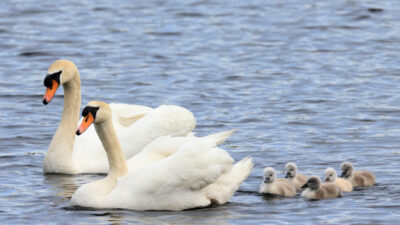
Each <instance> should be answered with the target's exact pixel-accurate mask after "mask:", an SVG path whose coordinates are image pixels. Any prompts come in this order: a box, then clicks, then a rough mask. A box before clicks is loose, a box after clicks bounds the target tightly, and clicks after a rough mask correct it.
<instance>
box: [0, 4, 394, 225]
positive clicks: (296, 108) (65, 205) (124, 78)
mask: <svg viewBox="0 0 400 225" xmlns="http://www.w3.org/2000/svg"><path fill="white" fill-rule="evenodd" d="M399 43H400V2H399V1H396V0H388V1H379V2H376V3H374V2H373V1H357V0H338V1H316V0H303V1H294V0H290V1H278V0H274V1H262V0H260V1H252V0H249V1H208V0H204V1H202V0H191V1H168V2H167V1H94V0H85V1H80V0H79V1H78V0H75V1H66V0H61V1H46V2H44V1H39V0H25V1H22V0H19V1H18V0H13V1H2V2H1V3H0V56H1V60H0V143H1V146H0V221H1V224H38V223H41V224H67V223H70V224H77V223H82V224H88V223H96V224H110V223H111V224H127V223H140V224H151V223H156V224H177V223H179V224H195V223H198V224H206V223H210V224H261V223H263V224H265V223H273V224H320V223H325V224H326V223H327V224H398V221H399V220H400V211H399V210H400V163H399V162H400V104H399V103H400V89H399V86H400V61H399V52H400V45H399ZM57 59H69V60H72V61H74V62H75V63H76V64H77V66H78V68H79V70H80V74H81V78H82V104H83V105H85V104H86V103H88V102H89V101H91V100H95V99H96V100H102V101H106V102H123V103H131V104H140V105H147V106H151V107H157V106H159V105H160V104H177V105H181V106H183V107H186V108H188V109H189V110H191V111H192V112H194V114H195V116H196V118H197V121H198V124H197V127H196V129H195V131H196V132H197V133H198V134H199V135H206V134H209V133H212V132H219V131H224V130H227V129H232V128H237V129H238V130H239V131H238V132H237V133H236V134H235V135H234V136H233V137H232V138H230V139H229V140H228V141H227V142H226V143H225V144H224V145H223V147H224V148H225V149H227V150H228V151H229V152H230V154H231V155H232V156H233V157H234V158H235V159H237V160H239V159H241V158H243V157H245V156H247V155H250V156H252V157H253V159H254V161H255V163H256V165H255V167H254V169H253V171H252V173H251V175H250V177H249V178H248V179H247V180H246V181H245V182H244V184H243V185H242V186H241V188H240V190H239V191H238V192H237V193H236V194H235V196H234V197H233V198H232V199H231V200H230V201H229V203H228V204H226V205H223V206H219V207H213V208H206V209H199V210H192V211H183V212H135V211H128V210H97V211H96V210H88V209H77V208H72V207H71V206H70V203H69V201H70V197H71V195H72V194H73V192H74V191H75V190H76V188H77V187H79V186H80V185H82V184H85V183H88V182H90V181H93V180H96V179H99V178H100V177H102V176H101V175H76V176H66V175H64V176H63V175H46V176H44V175H43V174H42V165H41V164H42V161H43V158H44V154H45V151H46V150H47V147H48V145H49V143H50V141H51V138H52V135H53V134H54V132H55V130H56V128H57V125H58V122H59V120H60V117H61V112H62V104H63V98H62V93H63V92H62V89H60V90H59V91H58V92H57V96H56V98H55V99H54V100H53V101H52V102H51V104H49V105H48V106H43V104H42V102H41V98H42V95H43V93H44V91H45V88H44V86H43V79H44V76H45V74H46V71H47V67H48V66H49V65H50V64H51V63H52V62H53V61H55V60H57ZM345 160H349V161H351V162H353V163H354V165H355V166H356V168H358V169H365V170H370V171H372V172H373V173H375V175H376V176H377V184H376V185H375V186H373V187H370V188H361V189H358V190H356V191H354V192H352V193H346V194H345V195H344V197H343V198H340V199H330V200H324V201H306V200H304V199H302V198H301V197H300V196H296V197H295V198H270V197H265V196H260V195H258V194H257V190H258V186H259V183H260V182H261V180H262V170H263V168H264V167H266V166H273V167H275V168H276V169H277V171H278V173H279V174H278V175H279V176H283V169H284V165H285V163H286V162H288V161H295V162H296V163H297V164H298V166H299V169H300V171H301V172H302V173H305V174H309V175H311V174H315V175H319V176H321V177H322V176H323V171H324V170H325V169H326V168H327V167H334V168H336V170H339V165H340V163H341V162H343V161H345Z"/></svg>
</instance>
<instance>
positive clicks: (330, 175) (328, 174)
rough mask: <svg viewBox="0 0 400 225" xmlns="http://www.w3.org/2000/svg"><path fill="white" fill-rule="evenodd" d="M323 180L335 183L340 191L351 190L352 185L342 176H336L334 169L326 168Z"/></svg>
mask: <svg viewBox="0 0 400 225" xmlns="http://www.w3.org/2000/svg"><path fill="white" fill-rule="evenodd" d="M325 182H328V183H333V184H336V185H337V186H338V187H339V188H340V189H342V191H345V192H351V191H353V185H351V183H350V182H349V181H348V180H346V179H343V178H340V177H337V174H336V170H335V169H333V168H328V169H326V170H325Z"/></svg>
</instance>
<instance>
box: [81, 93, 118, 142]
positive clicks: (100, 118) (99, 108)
mask: <svg viewBox="0 0 400 225" xmlns="http://www.w3.org/2000/svg"><path fill="white" fill-rule="evenodd" d="M82 117H83V119H82V123H81V125H80V126H79V128H78V130H77V131H76V134H77V135H81V134H82V133H83V132H85V131H86V130H87V129H88V128H89V127H90V125H91V124H92V123H95V124H100V123H103V122H105V121H107V120H111V109H110V106H109V105H108V104H107V103H104V102H100V101H91V102H89V104H87V105H86V106H85V108H83V110H82Z"/></svg>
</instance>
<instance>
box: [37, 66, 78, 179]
mask: <svg viewBox="0 0 400 225" xmlns="http://www.w3.org/2000/svg"><path fill="white" fill-rule="evenodd" d="M63 88H64V109H63V112H62V117H61V121H60V124H59V125H58V128H57V131H56V133H55V134H54V136H53V139H52V140H51V143H50V146H49V149H48V151H47V153H46V157H45V160H44V165H43V170H44V172H46V173H47V172H56V173H76V172H77V171H76V168H75V165H74V163H73V158H72V151H73V148H74V141H75V130H76V127H77V124H78V120H79V109H80V105H81V82H80V76H79V72H78V71H77V70H76V71H75V74H74V76H73V77H72V79H71V80H69V81H68V82H66V83H64V84H63Z"/></svg>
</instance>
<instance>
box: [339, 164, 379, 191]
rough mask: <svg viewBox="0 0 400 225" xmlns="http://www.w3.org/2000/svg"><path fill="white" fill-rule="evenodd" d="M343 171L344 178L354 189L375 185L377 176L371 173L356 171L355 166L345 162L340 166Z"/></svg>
mask: <svg viewBox="0 0 400 225" xmlns="http://www.w3.org/2000/svg"><path fill="white" fill-rule="evenodd" d="M340 168H341V169H342V176H341V177H343V178H344V179H346V180H348V181H349V182H350V183H351V184H352V185H353V187H360V186H372V185H374V184H375V176H374V174H372V173H371V172H369V171H354V167H353V164H351V163H350V162H344V163H342V165H341V166H340Z"/></svg>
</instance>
